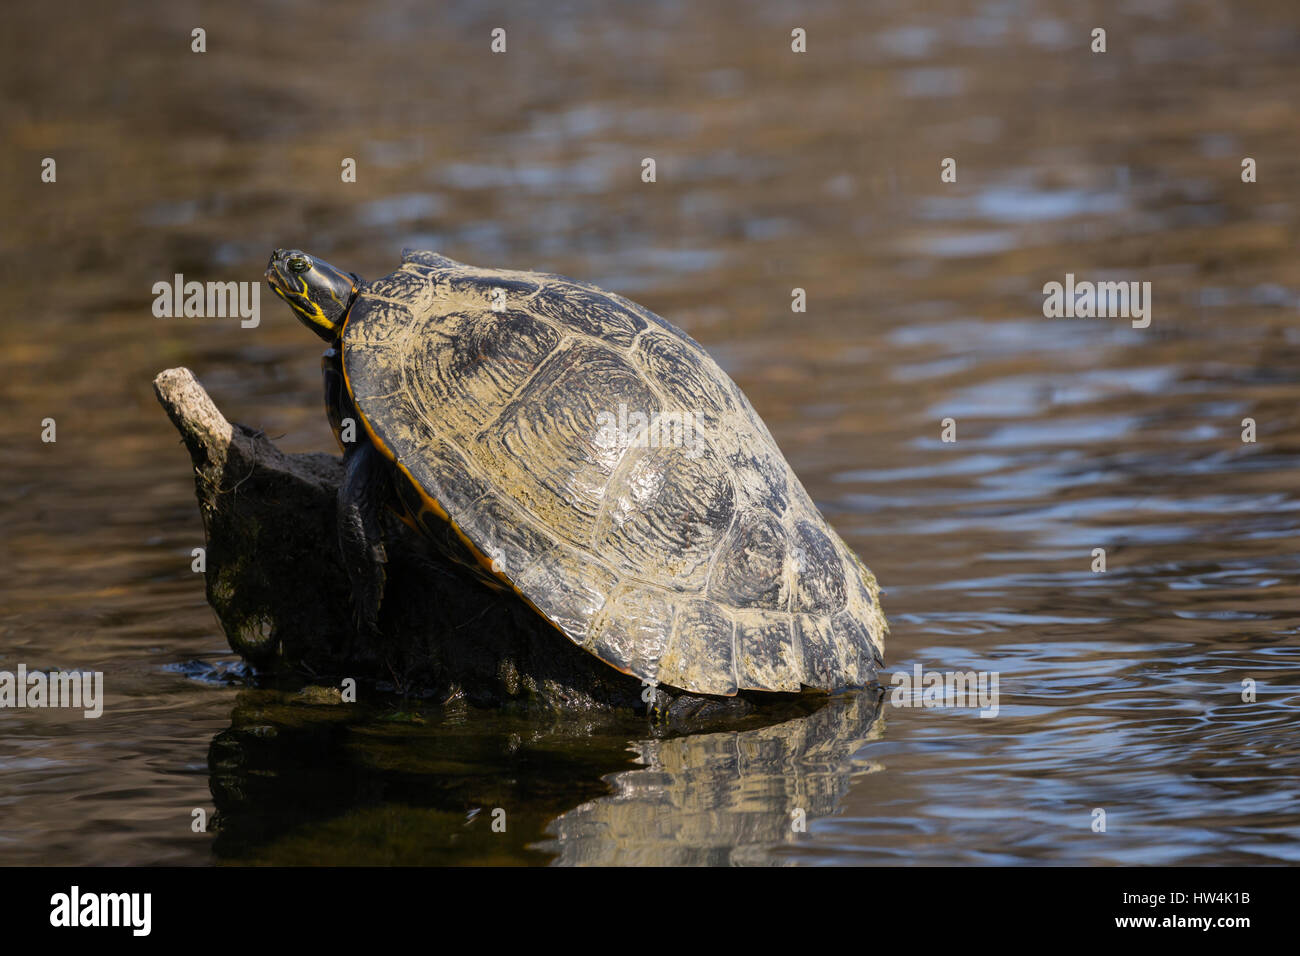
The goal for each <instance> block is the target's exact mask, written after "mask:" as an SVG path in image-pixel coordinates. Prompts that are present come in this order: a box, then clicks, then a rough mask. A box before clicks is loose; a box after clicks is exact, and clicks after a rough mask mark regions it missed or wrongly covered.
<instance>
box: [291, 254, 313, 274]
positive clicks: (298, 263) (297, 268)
mask: <svg viewBox="0 0 1300 956" xmlns="http://www.w3.org/2000/svg"><path fill="white" fill-rule="evenodd" d="M310 268H311V263H310V262H309V261H308V260H307V257H306V256H294V257H293V258H291V259H290V260H289V271H290V272H306V271H307V270H308V269H310Z"/></svg>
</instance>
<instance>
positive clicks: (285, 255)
mask: <svg viewBox="0 0 1300 956" xmlns="http://www.w3.org/2000/svg"><path fill="white" fill-rule="evenodd" d="M266 281H267V284H268V285H270V286H271V291H272V292H274V293H275V294H276V295H278V296H279V297H280V298H282V299H284V301H285V302H288V303H289V306H290V307H291V308H292V309H293V312H294V314H295V315H296V316H298V318H299V319H300V320H301V321H302V324H303V325H305V326H307V328H309V329H311V330H312V331H313V332H315V333H316V334H317V335H319V336H320V337H321V338H323V339H324V340H325V341H326V342H332V341H333V340H334V339H335V338H336V337H337V336H338V334H339V331H340V330H341V329H342V328H343V320H344V319H346V318H347V316H348V309H350V308H352V302H353V300H354V299H355V298H356V297H357V290H358V289H360V287H361V277H360V276H358V275H356V274H355V273H352V272H344V271H343V270H342V269H336V268H335V267H334V266H332V265H330V264H329V263H328V262H326V261H325V260H324V259H317V258H316V257H315V256H309V255H308V254H307V253H305V252H300V251H299V250H297V249H276V250H275V252H273V253H271V261H270V262H268V263H267V264H266Z"/></svg>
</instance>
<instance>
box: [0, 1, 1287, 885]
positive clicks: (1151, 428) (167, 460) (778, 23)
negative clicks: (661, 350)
mask: <svg viewBox="0 0 1300 956" xmlns="http://www.w3.org/2000/svg"><path fill="white" fill-rule="evenodd" d="M706 7H707V8H706ZM200 12H201V14H202V16H199V13H200ZM6 20H7V29H6V31H5V36H4V37H3V39H0V47H3V56H2V57H0V77H2V78H3V83H4V93H5V100H6V103H7V107H6V109H5V110H4V111H3V113H2V114H0V127H3V130H4V149H3V151H2V153H0V164H3V168H2V169H0V172H2V173H3V175H2V176H0V182H3V186H2V187H0V196H2V197H3V221H4V227H3V232H2V233H0V235H2V239H0V241H2V242H3V248H0V277H2V278H3V281H4V289H5V294H4V297H3V301H4V305H3V314H4V318H5V321H4V345H3V353H2V355H0V363H3V364H2V367H0V399H2V400H3V404H4V407H5V410H6V411H5V414H4V415H3V416H0V443H2V447H3V456H2V457H0V570H2V571H3V574H0V670H15V669H16V668H17V667H18V665H19V664H24V665H26V666H27V667H28V668H32V669H36V668H64V669H72V668H76V669H91V670H102V671H103V672H104V673H105V675H106V678H105V679H106V681H107V688H108V690H107V701H106V705H105V712H104V716H103V717H102V718H100V719H98V720H85V719H82V718H81V716H80V715H79V714H75V713H73V714H69V713H67V712H56V711H32V710H3V711H0V862H4V863H11V864H26V863H51V862H68V863H80V862H87V863H111V862H128V863H160V862H162V863H183V864H209V863H217V862H274V863H298V862H310V863H323V862H332V863H358V862H380V863H420V862H443V863H468V862H475V863H478V862H488V863H547V862H560V863H582V862H611V863H636V862H650V863H653V862H660V863H665V862H674V863H675V862H687V863H726V862H732V863H778V864H789V863H798V864H835V863H919V864H935V863H977V864H978V863H1086V864H1130V863H1194V864H1207V863H1250V862H1264V863H1294V862H1300V840H1298V838H1300V818H1298V816H1297V789H1298V788H1297V776H1298V773H1300V734H1298V733H1297V730H1296V726H1297V719H1298V718H1300V649H1298V645H1297V639H1296V632H1297V627H1298V626H1300V603H1298V601H1297V586H1296V577H1297V572H1298V571H1300V548H1298V547H1297V545H1296V541H1297V538H1298V536H1300V530H1298V528H1297V525H1298V524H1300V497H1297V492H1296V488H1297V483H1296V476H1297V474H1300V413H1298V412H1297V407H1298V403H1297V398H1300V331H1298V330H1297V309H1298V308H1300V266H1298V264H1297V263H1298V261H1300V258H1298V242H1297V240H1300V207H1297V194H1296V188H1297V187H1296V184H1297V183H1298V182H1300V123H1297V122H1296V107H1295V99H1296V91H1297V90H1298V89H1300V8H1296V7H1295V6H1294V5H1293V4H1286V3H1263V2H1243V3H1235V4H1231V5H1228V4H1222V3H1217V2H1204V3H1201V2H1191V0H1160V2H1155V0H1147V2H1132V3H1124V4H1119V3H1114V4H1103V3H1097V4H1063V3H1047V2H1028V0H1026V2H1015V0H1005V2H997V0H992V2H977V0H972V2H958V0H940V2H936V3H929V4H924V5H916V4H906V3H882V4H870V5H865V4H854V3H849V2H842V3H835V2H825V3H816V4H808V5H802V6H801V7H800V8H799V9H798V10H797V11H796V10H794V9H792V8H791V6H790V5H783V4H778V3H763V4H739V3H735V4H729V3H728V4H716V5H714V4H710V5H702V4H689V3H642V4H635V5H632V4H627V5H619V6H618V7H617V8H615V9H614V10H612V11H611V10H608V9H602V8H601V6H600V5H597V4H594V3H592V4H587V3H561V4H550V3H546V4H543V3H534V4H516V5H511V6H510V7H506V6H498V5H496V4H492V3H458V4H450V5H439V12H437V13H430V12H429V8H428V5H427V4H423V3H418V2H415V0H410V2H400V0H388V2H376V3H369V4H356V5H353V4H345V3H341V2H328V3H325V4H307V3H298V2H280V3H271V4H266V5H264V6H263V7H262V8H261V12H260V13H258V15H256V16H248V15H243V14H238V13H236V12H235V11H234V10H233V9H227V8H226V7H219V8H218V7H214V6H212V5H205V6H204V7H202V8H201V10H200V8H198V7H196V6H193V5H189V4H152V5H151V4H131V5H102V4H94V3H89V2H86V3H66V2H48V3H41V4H28V5H24V6H22V7H16V8H14V9H13V10H10V11H7V12H6ZM1098 24H1101V25H1104V26H1105V27H1106V28H1107V31H1108V52H1106V53H1105V54H1093V53H1091V52H1090V51H1089V49H1088V46H1089V42H1090V40H1089V33H1090V31H1091V29H1092V28H1093V27H1094V26H1096V25H1098ZM195 26H203V27H204V28H205V29H206V30H207V44H208V52H207V53H205V54H196V53H192V52H190V43H191V40H190V31H191V30H192V29H193V28H194V27H195ZM497 26H503V27H505V28H506V29H507V34H508V52H507V53H506V54H504V55H496V56H494V55H492V54H491V53H490V52H489V42H490V37H489V33H490V31H491V29H492V28H493V27H497ZM795 26H800V27H803V28H805V29H806V30H807V31H808V37H809V40H808V52H807V53H806V54H803V55H796V54H793V53H791V52H790V47H789V43H790V40H789V37H790V31H791V29H792V28H793V27H795ZM47 156H48V157H53V158H55V159H56V160H57V164H58V165H57V176H58V179H57V182H56V183H53V184H46V183H41V182H40V178H39V177H40V164H41V160H42V159H43V158H44V157H47ZM647 156H648V157H654V158H655V159H656V162H657V167H658V168H657V172H658V181H657V182H656V183H654V184H644V183H642V182H641V179H640V173H641V161H642V159H643V158H644V157H647ZM344 157H351V158H354V159H356V161H357V166H358V177H357V182H356V183H355V184H344V183H341V182H340V177H339V170H340V163H341V161H342V159H343V158H344ZM945 157H953V158H955V159H956V160H957V169H958V179H957V182H956V183H941V182H940V177H939V172H940V162H941V160H942V159H943V158H945ZM1244 157H1251V158H1253V159H1254V160H1255V161H1256V164H1257V167H1258V181H1257V182H1255V183H1252V184H1246V183H1243V182H1242V181H1241V163H1242V159H1243V158H1244ZM277 245H285V246H301V247H303V248H307V249H309V250H311V251H313V252H316V253H319V254H321V255H323V256H325V257H327V258H329V259H331V260H332V261H334V262H336V263H338V264H339V265H342V266H345V267H346V268H350V269H355V270H356V271H358V272H360V273H362V274H363V275H366V276H371V277H373V276H378V275H381V274H383V273H385V272H387V271H390V270H391V269H392V268H393V267H394V266H395V265H396V263H397V261H398V255H399V251H400V249H401V247H402V246H403V245H416V246H423V247H428V248H433V249H437V250H438V251H441V252H443V253H445V254H447V255H450V256H452V257H454V258H458V259H461V260H464V261H468V262H472V263H475V264H478V265H486V266H502V267H511V268H535V269H544V270H547V271H556V272H562V273H567V274H570V275H574V276H578V277H581V278H584V279H588V280H591V281H594V282H596V283H598V284H600V285H602V286H605V287H607V288H610V289H613V290H616V291H619V292H622V293H624V294H626V295H629V296H631V297H633V298H635V299H637V300H638V301H640V302H642V303H644V304H645V305H647V306H648V307H650V308H651V309H653V310H655V311H656V312H658V313H660V314H662V315H664V316H665V317H667V318H669V319H670V320H672V321H674V322H676V323H677V324H679V325H681V326H683V327H684V328H685V329H687V331H689V332H690V333H691V334H692V335H693V336H694V337H696V338H697V339H699V340H700V341H701V342H703V343H704V344H705V345H706V346H707V347H708V348H709V349H710V351H711V352H712V353H713V354H714V355H715V356H716V357H717V358H718V360H719V361H720V362H721V363H722V364H723V366H724V367H725V368H726V369H727V370H728V372H729V373H730V374H731V375H732V376H733V377H734V378H735V379H736V381H737V382H739V383H740V385H741V386H742V388H744V389H745V391H746V392H747V394H748V395H749V396H750V398H751V400H752V401H753V403H754V405H755V406H756V407H757V408H758V410H759V411H760V413H761V414H762V415H763V416H764V418H765V420H766V421H767V423H768V425H769V427H770V428H771V430H772V432H773V433H774V435H775V436H776V438H777V440H778V442H779V443H780V445H781V447H782V449H783V450H784V451H785V453H786V455H787V457H788V458H789V460H790V462H791V464H792V465H793V466H794V468H795V470H796V471H797V472H798V473H799V475H800V476H801V478H802V479H803V481H804V483H805V485H806V486H807V488H808V490H809V492H810V493H811V494H812V496H813V497H814V499H816V501H817V502H818V504H819V506H820V507H821V508H822V510H823V512H824V513H825V514H826V516H827V517H828V519H829V520H830V521H831V522H832V523H833V524H834V525H835V526H836V528H837V529H838V530H839V531H840V532H841V534H842V535H843V536H844V537H845V539H846V540H847V541H848V542H849V543H850V544H851V545H852V546H853V547H854V548H855V549H856V550H857V551H858V552H859V553H860V554H861V555H862V556H863V558H864V559H865V560H866V561H867V563H868V564H870V565H871V567H872V568H873V570H874V571H875V572H876V574H877V576H878V577H879V579H880V581H881V583H882V585H883V586H884V588H885V592H886V593H885V598H884V606H885V610H886V612H887V614H888V615H889V617H890V619H891V622H892V627H893V631H892V635H891V637H890V641H889V644H888V657H889V660H888V668H887V673H893V672H895V671H899V672H909V673H910V672H911V671H912V669H913V667H914V666H915V665H918V664H919V665H921V666H922V667H923V668H924V669H927V670H939V671H965V670H980V671H991V672H996V673H997V674H998V675H999V682H1000V683H999V686H1000V695H1001V697H1000V709H999V712H998V714H997V716H996V717H993V718H988V719H985V718H981V717H980V716H978V714H977V712H975V711H973V710H949V709H933V708H931V709H924V708H911V707H901V706H897V705H896V704H895V703H893V702H891V701H890V699H889V697H888V695H886V696H885V697H884V698H883V700H882V699H881V696H880V694H878V693H877V692H876V691H867V692H863V693H860V694H853V695H846V696H844V697H841V698H837V699H835V700H833V701H831V702H830V703H829V704H827V705H826V706H825V707H823V708H821V709H819V710H816V711H814V712H813V713H803V712H800V713H790V714H778V715H769V716H767V717H765V718H764V719H761V720H757V719H756V720H751V721H749V722H746V723H742V724H741V725H738V726H736V727H734V728H727V729H725V730H723V731H718V732H712V733H702V734H696V735H691V736H685V737H680V736H679V737H668V738H661V737H657V736H655V735H654V734H652V733H650V732H649V729H648V728H647V727H646V725H644V724H643V723H637V722H635V721H632V722H622V723H614V724H600V725H593V724H588V723H584V722H582V721H581V720H578V719H573V720H554V721H539V720H524V719H522V718H519V717H512V716H508V715H498V714H483V713H479V712H475V711H471V710H452V711H450V712H441V711H438V710H436V709H421V708H416V707H414V706H413V705H412V706H411V707H410V708H407V707H406V706H405V705H403V704H402V703H401V702H384V703H382V704H381V705H378V706H373V707H366V708H343V707H338V706H330V705H328V704H327V703H319V702H315V701H314V698H310V697H302V696H299V695H298V694H297V689H296V688H285V689H275V688H269V687H255V686H252V685H250V684H249V683H248V682H247V681H245V680H244V679H243V675H242V671H241V669H240V668H239V667H238V666H237V661H236V659H235V658H234V657H233V655H232V654H231V652H230V651H229V649H228V648H227V646H226V644H225V641H224V638H223V636H222V634H221V631H220V628H219V626H218V624H217V621H216V619H215V616H214V615H213V613H212V612H211V611H210V610H209V609H208V607H207V605H206V604H205V602H204V596H203V587H202V582H201V580H200V578H199V577H198V576H197V575H195V574H193V573H191V571H190V570H189V563H190V549H191V548H193V547H195V546H196V545H197V544H199V543H201V542H202V527H201V525H200V522H199V518H198V514H197V509H196V507H195V503H194V497H193V485H192V478H191V472H190V466H189V462H188V458H187V456H186V454H185V452H184V450H183V448H182V447H181V446H180V445H179V444H178V441H177V437H176V435H175V433H174V432H173V431H172V429H171V427H170V425H169V424H168V423H167V421H166V419H165V417H164V416H163V414H162V413H161V411H160V410H159V408H158V406H157V404H156V402H155V400H154V398H153V395H152V391H151V388H150V381H151V379H152V377H153V375H154V374H155V373H157V372H158V371H159V370H161V369H163V368H167V367H171V366H176V365H186V366H189V367H190V368H192V369H194V371H195V373H196V374H197V375H198V376H199V378H200V379H201V380H202V381H203V382H204V384H205V385H206V386H207V387H208V389H209V390H210V391H211V392H212V394H213V396H214V398H215V399H216V401H217V402H218V403H219V404H221V406H222V407H223V409H224V411H225V412H226V414H227V415H228V416H229V417H231V418H232V419H236V420H239V421H243V422H246V423H248V424H250V425H253V426H256V427H259V428H262V429H265V430H266V432H267V433H268V434H270V435H271V436H273V437H275V438H277V440H279V442H280V444H281V445H282V446H283V447H286V448H288V449H290V450H295V451H303V450H326V449H332V447H333V444H332V441H331V439H330V435H329V432H328V428H327V425H326V422H325V416H324V415H323V414H322V409H321V407H320V397H319V393H320V387H319V379H318V375H319V371H318V369H319V366H318V353H319V343H317V342H316V341H315V340H314V339H313V338H312V337H310V336H308V335H307V334H306V333H305V332H304V330H303V329H302V328H301V327H300V326H299V325H298V324H297V323H296V322H295V321H294V320H293V318H292V317H291V315H290V314H289V313H288V311H287V310H285V309H284V308H283V307H281V306H280V304H279V303H278V302H276V301H274V300H272V298H271V296H270V295H269V294H266V292H265V289H263V293H264V295H263V299H264V301H263V302H262V305H263V311H262V321H261V323H260V325H259V326H258V327H257V328H256V329H242V328H240V327H239V323H238V322H237V321H232V320H221V319H208V320H200V319H174V320H166V319H157V318H154V317H153V315H152V314H151V304H152V298H153V296H152V293H151V287H152V285H153V283H155V282H158V281H166V280H168V279H170V277H171V276H172V275H173V274H175V273H177V272H180V273H184V274H185V275H186V277H187V278H191V279H199V280H201V281H207V280H220V281H237V280H251V281H255V280H257V279H259V278H260V276H261V272H262V268H263V265H264V263H265V260H266V256H267V253H268V252H269V250H270V249H272V248H273V247H275V246H277ZM1067 273H1072V274H1074V275H1075V276H1076V277H1078V278H1079V279H1080V280H1083V279H1091V280H1114V281H1126V282H1127V281H1149V282H1150V283H1151V285H1152V293H1151V295H1152V300H1151V301H1152V322H1151V324H1150V327H1148V328H1145V329H1135V328H1133V327H1132V326H1131V324H1130V323H1129V322H1127V321H1124V320H1119V319H1064V318H1060V319H1055V318H1045V317H1044V315H1043V295H1042V291H1041V290H1042V287H1043V285H1044V283H1046V282H1050V281H1064V278H1065V275H1066V274H1067ZM795 287H799V288H802V289H805V290H806V292H807V301H808V311H807V312H806V313H805V314H793V313H792V312H791V309H790V301H791V289H793V288H795ZM45 418H53V419H55V421H56V422H57V437H58V440H57V442H56V443H53V444H48V443H43V442H41V441H40V431H41V427H42V425H41V423H42V420H43V419H45ZM945 418H951V419H953V420H954V422H955V429H956V437H957V441H956V442H954V443H945V442H943V441H941V422H942V421H943V419H945ZM1246 418H1250V419H1253V420H1254V422H1255V423H1256V428H1257V437H1258V440H1257V441H1256V442H1254V443H1245V442H1243V441H1242V430H1243V426H1242V422H1243V419H1246ZM1097 548H1102V549H1105V555H1106V570H1105V572H1104V573H1098V572H1094V570H1093V566H1094V557H1093V552H1094V549H1097ZM1247 680H1250V681H1253V682H1254V686H1255V693H1256V698H1257V699H1255V700H1254V701H1253V702H1246V701H1243V699H1242V688H1243V681H1247ZM886 690H888V688H886ZM195 808H203V809H205V810H206V811H207V812H208V813H212V811H213V810H214V809H215V810H217V811H218V823H219V826H217V827H213V828H211V830H210V832H208V833H206V834H196V833H193V832H192V831H191V813H192V811H193V810H194V809H195ZM497 808H501V809H504V810H505V811H506V819H507V821H508V823H507V827H506V832H505V833H498V832H494V831H493V828H492V823H493V819H494V810H496V809H497ZM1097 809H1103V810H1104V811H1105V813H1106V822H1107V825H1106V832H1105V833H1096V832H1094V831H1093V820H1094V811H1095V810H1097ZM800 815H806V817H807V820H808V822H807V827H806V832H802V831H800V830H799V829H798V828H796V827H795V826H794V825H793V824H794V822H795V821H796V820H797V819H798V818H799V817H800Z"/></svg>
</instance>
